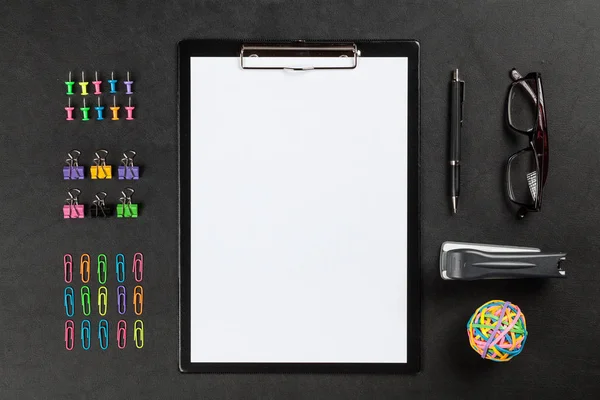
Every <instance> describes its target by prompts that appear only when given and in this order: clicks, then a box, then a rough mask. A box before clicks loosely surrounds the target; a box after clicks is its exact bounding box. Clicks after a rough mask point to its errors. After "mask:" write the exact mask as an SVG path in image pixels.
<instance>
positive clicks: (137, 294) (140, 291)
mask: <svg viewBox="0 0 600 400" xmlns="http://www.w3.org/2000/svg"><path fill="white" fill-rule="evenodd" d="M133 311H134V312H135V315H142V313H143V312H144V288H143V287H141V286H140V285H138V286H136V287H134V288H133Z"/></svg>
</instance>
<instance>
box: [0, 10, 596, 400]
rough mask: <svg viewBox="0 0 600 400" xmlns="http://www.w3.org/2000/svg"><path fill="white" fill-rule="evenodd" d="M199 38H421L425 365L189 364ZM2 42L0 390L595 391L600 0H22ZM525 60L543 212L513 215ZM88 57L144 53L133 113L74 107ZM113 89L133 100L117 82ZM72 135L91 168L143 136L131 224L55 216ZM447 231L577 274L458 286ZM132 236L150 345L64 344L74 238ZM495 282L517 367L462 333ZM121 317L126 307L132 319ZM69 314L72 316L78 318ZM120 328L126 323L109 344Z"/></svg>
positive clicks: (88, 184)
mask: <svg viewBox="0 0 600 400" xmlns="http://www.w3.org/2000/svg"><path fill="white" fill-rule="evenodd" d="M189 38H236V39H237V38H239V39H257V38H273V39H276V38H305V39H322V38H326V39H346V38H358V39H418V40H419V41H420V42H421V84H422V86H421V99H422V105H421V118H422V130H421V154H422V155H421V188H422V197H421V207H422V244H421V251H422V292H423V293H422V298H423V299H422V331H423V334H422V349H421V354H422V366H421V372H420V373H419V374H417V375H401V376H394V375H327V374H325V375H323V374H321V375H311V374H305V375H277V374H275V375H183V374H180V373H179V371H178V368H177V354H178V265H177V243H178V242H177V240H178V239H177V212H178V210H177V204H176V203H177V190H178V184H177V109H176V95H177V50H176V49H177V42H178V41H180V40H182V39H189ZM0 43H1V45H2V56H1V57H0V74H1V75H0V76H1V78H0V93H1V103H0V114H1V115H2V117H1V118H0V132H1V134H0V187H1V191H0V202H1V204H2V205H1V206H0V221H1V223H0V237H1V238H2V239H1V241H0V256H1V258H0V273H1V275H0V322H1V325H2V327H1V328H0V343H2V351H1V352H0V398H2V399H50V398H51V399H58V398H113V399H128V398H142V397H144V398H156V399H169V398H186V399H187V398H189V399H197V398H202V399H225V398H231V399H233V398H243V399H259V398H260V399H304V398H311V399H315V398H321V399H359V398H361V399H363V398H364V399H374V398H377V399H383V398H398V399H399V398H402V399H406V398H424V399H425V398H426V399H470V398H473V399H475V398H482V397H483V396H485V398H489V399H492V398H504V397H505V396H509V398H519V399H520V398H540V399H541V398H546V399H550V398H563V399H564V398H568V399H582V398H597V392H598V389H599V388H600V346H599V345H598V334H597V327H598V321H599V315H600V273H599V272H598V265H597V262H598V260H599V259H600V235H599V230H598V224H599V222H600V209H599V206H598V204H599V203H598V199H599V198H600V185H599V183H600V181H599V178H598V170H599V169H600V158H599V157H598V150H599V149H600V140H599V139H598V137H599V134H598V127H597V123H598V115H599V110H600V100H599V97H598V93H600V74H599V73H598V60H600V45H599V43H600V3H599V2H597V1H595V0H579V1H557V2H551V1H537V0H529V1H513V0H463V1H453V0H444V1H442V0H429V1H396V0H377V1H367V0H352V1H351V0H344V1H342V0H332V1H316V0H306V1H302V2H300V1H284V0H250V1H245V2H243V1H235V0H220V1H209V0H203V1H195V2H191V1H177V2H175V1H151V2H150V1H146V2H123V1H116V0H105V1H101V2H82V1H77V2H76V1H63V2H55V1H37V2H17V1H11V2H10V4H7V5H5V7H3V11H2V14H0ZM512 67H516V68H518V69H519V70H520V71H521V72H522V73H526V72H531V71H537V72H541V73H542V75H543V80H544V89H545V96H546V103H547V110H548V121H549V135H550V148H551V150H550V152H551V159H550V175H549V178H548V181H547V185H546V191H545V199H544V200H545V201H544V208H543V211H542V212H541V213H539V214H534V215H530V216H528V218H526V220H524V221H517V220H516V219H515V218H514V212H515V210H514V209H513V208H512V207H510V205H509V204H507V202H506V198H505V193H504V190H503V173H504V172H503V171H504V165H505V160H506V158H507V156H508V155H509V154H512V153H513V152H514V151H516V150H518V149H520V148H522V147H524V146H525V144H526V139H525V138H524V137H517V136H516V135H514V134H513V133H510V132H508V131H507V129H506V128H505V126H504V120H503V113H504V107H505V97H506V89H507V87H508V85H509V83H510V78H509V70H510V69H511V68H512ZM453 68H460V70H461V73H462V75H463V77H464V79H465V80H466V82H467V83H466V85H467V86H466V104H465V123H464V130H463V132H464V134H463V171H462V178H463V184H462V196H461V200H460V201H461V203H460V212H459V214H458V215H457V216H455V217H451V216H450V215H449V205H448V197H447V194H446V193H447V192H446V182H447V174H448V171H447V163H446V146H447V126H448V113H447V109H448V91H447V87H448V86H447V85H448V80H449V76H450V71H451V69H453ZM81 69H85V71H86V72H87V74H88V75H87V77H88V78H92V77H93V76H92V73H93V71H95V70H99V71H102V72H103V73H108V72H110V71H112V70H114V71H116V72H117V73H118V74H119V78H120V79H122V78H123V75H124V73H125V72H126V71H127V70H129V71H131V72H132V74H133V75H132V77H133V78H134V79H135V84H134V88H135V90H136V92H135V94H134V96H133V99H134V101H135V105H136V106H137V108H136V114H137V116H136V118H137V119H136V120H135V121H124V120H120V121H118V122H116V121H115V122H113V121H103V122H97V121H89V122H87V123H86V122H82V121H73V122H66V121H65V120H64V115H65V112H64V110H63V107H65V106H66V101H67V96H66V95H65V93H64V88H65V86H64V83H63V82H64V81H65V80H67V79H66V78H67V74H68V71H69V70H73V71H74V72H77V73H79V71H81ZM104 79H106V77H104ZM78 80H79V79H78ZM89 80H92V79H89ZM89 97H90V99H92V100H95V99H94V96H89ZM80 98H81V97H80V96H79V95H76V96H75V97H74V99H75V100H76V101H77V102H80ZM103 98H104V100H106V101H108V100H110V98H109V97H107V96H104V97H103ZM118 99H119V101H122V102H124V100H125V96H124V95H122V94H120V95H119V98H118ZM77 106H78V107H80V106H81V105H80V104H77ZM72 148H77V149H79V150H81V151H82V153H83V156H82V162H83V163H84V164H85V165H89V164H90V163H91V158H92V153H93V150H95V149H98V148H106V149H108V150H109V151H110V152H111V154H110V155H109V162H111V163H112V164H113V165H117V164H118V161H119V158H120V157H119V156H120V153H121V152H122V151H123V150H127V149H129V148H133V149H135V150H136V151H137V152H138V154H139V156H138V158H136V161H138V162H139V164H140V165H143V166H144V170H143V176H142V179H141V180H140V181H139V182H135V183H134V184H132V186H133V187H134V188H135V189H136V193H135V199H136V200H137V201H139V202H140V203H141V204H143V212H142V214H141V216H140V218H139V219H138V220H136V221H128V220H116V219H113V220H111V221H95V220H91V219H86V220H81V221H71V222H67V221H63V220H62V217H61V211H60V208H61V205H62V202H63V199H64V198H65V195H66V193H65V192H66V189H67V188H68V187H69V182H66V181H63V180H62V178H61V171H60V168H61V167H62V161H63V159H64V158H65V156H66V152H67V151H68V150H70V149H72ZM73 184H77V186H76V187H78V188H79V189H81V190H82V192H83V196H82V200H83V202H85V203H89V202H91V200H92V195H93V193H95V192H96V191H99V190H105V191H107V192H108V193H109V198H110V199H111V200H112V201H113V202H115V201H116V198H117V197H118V194H119V192H120V190H121V189H122V188H123V187H124V186H125V185H124V184H123V183H122V182H119V181H118V180H112V181H107V182H92V181H90V180H85V181H82V182H81V183H77V182H75V183H71V185H73ZM445 240H457V241H468V242H479V243H496V244H512V245H526V246H535V247H541V248H543V249H545V250H553V251H559V250H562V251H565V252H567V253H568V263H567V264H565V268H566V269H567V274H568V278H567V279H566V280H547V281H526V280H519V281H487V282H444V281H442V280H441V279H440V277H439V272H438V254H439V247H440V245H441V243H442V242H443V241H445ZM136 251H141V252H143V253H144V256H145V262H146V270H145V276H144V282H143V286H144V289H145V310H144V314H143V317H142V319H143V320H144V323H145V346H144V348H143V349H141V350H137V349H136V348H135V346H134V345H133V343H132V341H131V338H130V342H129V343H128V345H127V348H126V349H125V350H121V351H120V350H118V349H117V348H116V346H115V345H114V341H113V342H112V343H111V347H110V348H109V350H108V351H105V352H102V351H100V350H99V349H98V348H97V346H95V348H92V350H90V351H88V352H85V351H83V350H81V348H80V346H79V342H78V341H77V345H76V348H75V350H73V351H71V352H69V351H66V350H65V348H64V341H63V336H64V322H65V316H64V308H63V290H64V287H65V283H64V282H63V277H62V256H63V254H65V253H71V254H73V256H74V257H75V258H76V259H77V258H78V257H79V255H80V254H82V253H84V252H88V253H90V254H91V255H92V257H95V256H96V255H97V254H99V253H106V254H107V255H108V256H109V259H110V258H111V257H114V256H115V254H116V253H120V252H122V253H124V254H125V255H126V256H127V257H129V258H131V257H132V255H133V253H134V252H136ZM76 264H78V263H77V262H76ZM78 272H79V271H78V269H77V268H76V273H75V280H74V282H75V281H78V279H79V275H78ZM92 272H93V273H95V271H92ZM128 279H130V278H128ZM94 280H95V279H94V277H92V282H93V281H94ZM128 282H132V281H131V280H129V281H128ZM80 285H81V284H80V283H78V284H74V287H75V289H76V290H78V289H79V287H80ZM115 285H116V284H113V283H110V284H109V291H110V290H114V286H115ZM128 285H129V286H131V288H132V286H133V283H128ZM91 289H92V291H94V290H97V283H95V284H92V285H91ZM92 298H93V299H95V296H93V297H92ZM491 299H505V300H510V301H512V302H514V303H516V304H518V305H519V306H520V307H521V308H522V309H523V311H524V313H525V315H526V317H527V325H528V330H529V339H528V341H527V344H526V346H525V349H524V351H523V353H522V354H521V355H519V356H518V357H517V358H515V359H514V360H512V361H511V362H509V363H504V364H500V363H493V362H490V361H484V360H481V359H480V358H479V357H478V356H477V354H475V353H474V352H473V351H472V350H471V349H470V347H469V345H468V341H467V337H466V332H465V323H466V321H467V319H468V318H469V316H470V315H471V313H472V312H473V311H474V310H475V308H476V307H478V306H479V305H480V304H482V303H484V302H485V301H488V300H491ZM113 303H114V302H113ZM111 304H112V303H111ZM76 306H77V304H76ZM98 318H99V317H97V316H95V317H93V318H91V319H92V323H93V324H94V323H97V321H98ZM107 319H109V320H110V321H111V324H112V323H113V322H114V321H117V320H118V319H119V315H118V314H117V312H116V310H115V309H114V307H113V308H111V309H109V313H108V315H107ZM125 319H126V320H127V321H128V323H129V324H133V321H134V319H135V316H132V315H131V313H129V316H128V317H127V318H125ZM74 320H75V321H76V324H78V323H79V322H80V320H81V317H80V316H78V314H77V315H76V317H75V318H74ZM78 332H79V330H78V329H76V333H78ZM113 333H114V325H113V326H112V327H111V340H113V337H114V336H113ZM76 339H78V338H77V337H76ZM92 340H95V338H94V337H92Z"/></svg>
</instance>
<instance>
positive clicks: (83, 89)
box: [79, 71, 89, 96]
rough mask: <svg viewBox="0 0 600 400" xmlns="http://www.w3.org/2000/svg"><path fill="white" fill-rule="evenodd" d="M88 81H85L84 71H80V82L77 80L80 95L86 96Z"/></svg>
mask: <svg viewBox="0 0 600 400" xmlns="http://www.w3.org/2000/svg"><path fill="white" fill-rule="evenodd" d="M88 83H89V82H86V81H85V73H84V72H83V71H81V82H79V86H81V95H82V96H87V95H88V92H87V85H88Z"/></svg>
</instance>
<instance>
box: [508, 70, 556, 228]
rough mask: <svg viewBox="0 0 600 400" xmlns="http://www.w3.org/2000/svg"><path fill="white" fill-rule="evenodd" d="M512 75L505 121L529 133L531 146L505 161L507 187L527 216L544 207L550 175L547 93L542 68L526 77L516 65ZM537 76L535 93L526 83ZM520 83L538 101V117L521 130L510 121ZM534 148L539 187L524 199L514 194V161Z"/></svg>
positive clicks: (513, 127)
mask: <svg viewBox="0 0 600 400" xmlns="http://www.w3.org/2000/svg"><path fill="white" fill-rule="evenodd" d="M511 77H512V79H513V80H514V82H512V83H511V85H510V87H509V89H508V99H507V102H506V106H507V107H506V124H507V125H508V127H509V128H511V129H512V130H514V131H515V132H517V133H520V134H523V135H527V136H528V137H529V146H528V147H526V148H524V149H522V150H520V151H517V152H516V153H514V154H512V155H511V156H510V157H509V158H508V160H507V162H506V188H507V193H508V198H509V199H510V201H512V202H513V203H514V204H517V205H519V206H521V208H520V209H519V211H518V212H517V217H518V218H519V219H521V218H524V217H525V215H526V214H527V212H528V211H536V212H538V211H540V210H541V208H542V195H543V190H544V185H545V184H546V179H547V178H548V162H549V148H548V123H547V117H546V104H545V101H544V94H543V89H542V76H541V74H540V73H539V72H531V73H529V74H527V75H526V76H525V77H523V76H522V75H521V74H520V73H519V72H518V71H517V70H516V69H514V68H513V69H512V70H511ZM531 79H535V81H536V89H537V93H534V91H533V89H532V88H531V87H530V85H528V84H527V81H528V80H531ZM518 85H521V86H523V87H524V88H525V90H526V91H527V92H528V94H529V95H530V97H531V98H532V100H533V101H534V102H535V103H536V118H535V126H534V127H533V128H531V129H530V130H527V131H525V130H522V129H519V128H517V127H515V126H514V125H513V123H512V121H511V112H510V110H511V102H512V97H513V96H511V94H512V93H513V90H514V88H516V87H517V86H518ZM527 151H531V152H533V155H534V159H535V164H536V174H537V179H536V184H537V188H536V189H537V191H536V196H535V198H533V196H532V198H533V203H522V202H520V201H518V200H517V199H516V198H515V194H514V191H513V185H512V181H511V173H510V172H511V164H512V162H513V161H514V159H515V158H517V157H518V156H519V155H521V154H522V153H524V152H527Z"/></svg>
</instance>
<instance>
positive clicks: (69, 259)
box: [63, 254, 73, 283]
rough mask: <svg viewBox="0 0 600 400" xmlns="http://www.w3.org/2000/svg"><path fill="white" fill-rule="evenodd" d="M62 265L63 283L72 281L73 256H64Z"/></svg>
mask: <svg viewBox="0 0 600 400" xmlns="http://www.w3.org/2000/svg"><path fill="white" fill-rule="evenodd" d="M63 265H64V267H65V283H71V281H73V256H72V255H70V254H65V255H64V257H63Z"/></svg>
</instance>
